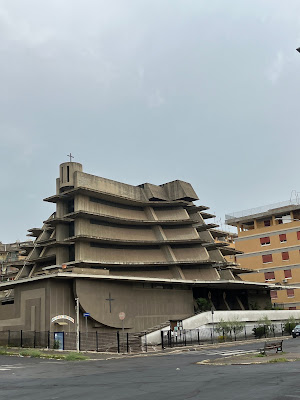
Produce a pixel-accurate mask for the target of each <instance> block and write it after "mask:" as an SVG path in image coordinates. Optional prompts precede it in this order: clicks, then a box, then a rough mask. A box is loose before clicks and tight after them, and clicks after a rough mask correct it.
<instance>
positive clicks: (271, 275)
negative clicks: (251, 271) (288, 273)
mask: <svg viewBox="0 0 300 400" xmlns="http://www.w3.org/2000/svg"><path fill="white" fill-rule="evenodd" d="M272 279H275V272H265V280H266V281H270V280H272Z"/></svg>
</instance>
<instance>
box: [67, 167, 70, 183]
mask: <svg viewBox="0 0 300 400" xmlns="http://www.w3.org/2000/svg"><path fill="white" fill-rule="evenodd" d="M69 181H70V167H69V166H67V182H69Z"/></svg>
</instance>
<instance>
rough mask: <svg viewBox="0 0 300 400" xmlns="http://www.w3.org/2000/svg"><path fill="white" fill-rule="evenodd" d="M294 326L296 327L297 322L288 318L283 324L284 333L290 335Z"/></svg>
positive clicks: (292, 318)
mask: <svg viewBox="0 0 300 400" xmlns="http://www.w3.org/2000/svg"><path fill="white" fill-rule="evenodd" d="M296 325H298V321H296V320H295V318H294V317H290V318H289V319H288V320H287V321H286V323H285V324H284V331H285V332H286V333H288V334H289V335H290V334H291V333H292V330H293V329H294V328H295V326H296Z"/></svg>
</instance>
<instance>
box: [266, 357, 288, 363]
mask: <svg viewBox="0 0 300 400" xmlns="http://www.w3.org/2000/svg"><path fill="white" fill-rule="evenodd" d="M268 362H269V363H271V364H273V363H279V362H288V359H287V358H284V357H281V358H274V359H273V360H270V361H268Z"/></svg>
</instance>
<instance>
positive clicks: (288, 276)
mask: <svg viewBox="0 0 300 400" xmlns="http://www.w3.org/2000/svg"><path fill="white" fill-rule="evenodd" d="M284 277H285V279H289V278H291V277H292V271H291V270H290V269H285V270H284Z"/></svg>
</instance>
